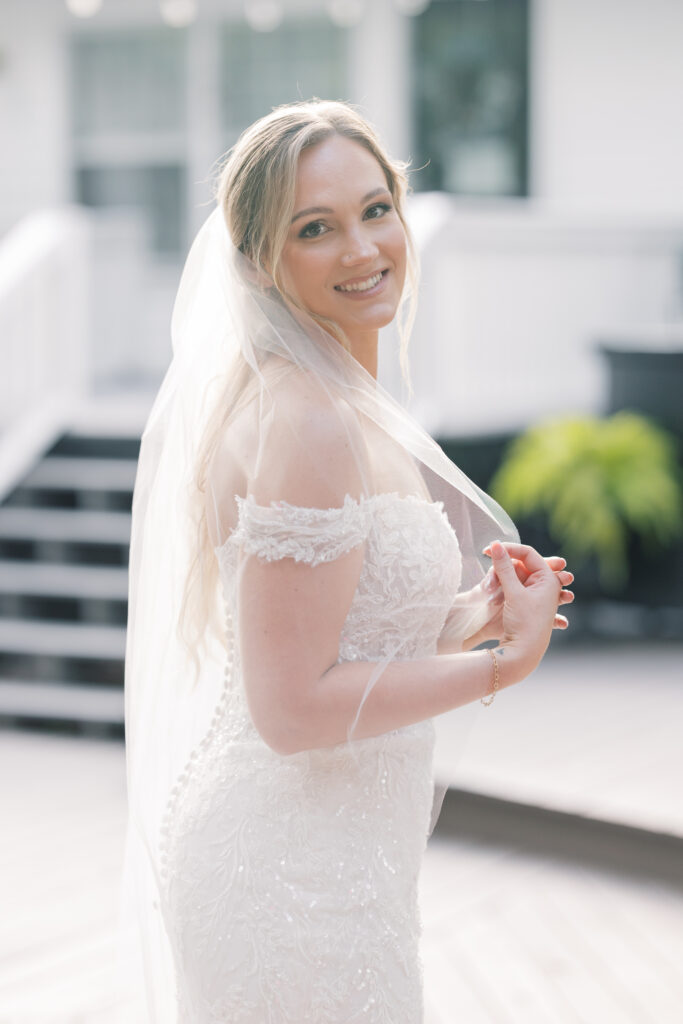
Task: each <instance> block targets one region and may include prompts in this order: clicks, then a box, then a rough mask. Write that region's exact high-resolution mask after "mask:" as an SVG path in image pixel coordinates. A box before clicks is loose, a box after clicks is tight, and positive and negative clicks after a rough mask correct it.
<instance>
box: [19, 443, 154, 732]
mask: <svg viewBox="0 0 683 1024" xmlns="http://www.w3.org/2000/svg"><path fill="white" fill-rule="evenodd" d="M139 446H140V442H139V438H137V437H109V436H101V437H98V436H93V435H90V434H88V435H86V434H76V433H71V434H66V435H64V436H63V437H62V438H60V440H59V441H58V442H57V443H56V444H55V445H54V446H53V447H52V448H51V450H50V451H49V452H47V454H46V455H45V457H44V458H43V459H42V461H41V462H40V463H38V465H37V466H36V467H35V468H34V469H33V470H32V471H31V472H30V473H29V474H28V476H26V477H25V478H24V479H23V480H22V481H21V483H20V485H19V486H18V487H16V488H15V489H14V491H13V492H12V493H11V494H9V495H8V496H7V498H6V500H5V501H4V503H3V504H2V506H0V724H2V725H5V726H6V725H15V726H24V727H25V726H30V727H32V728H38V729H45V730H58V731H68V732H85V733H96V734H98V735H102V734H105V735H112V736H122V735H123V666H124V656H125V641H126V615H127V599H128V571H127V566H128V545H129V540H130V525H131V513H130V510H131V501H132V494H133V484H134V481H135V472H136V466H137V456H138V452H139Z"/></svg>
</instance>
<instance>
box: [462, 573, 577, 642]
mask: <svg viewBox="0 0 683 1024" xmlns="http://www.w3.org/2000/svg"><path fill="white" fill-rule="evenodd" d="M545 561H546V562H547V564H548V566H549V567H550V568H551V569H552V570H553V572H554V573H555V575H556V576H557V578H558V580H559V581H560V583H561V584H562V590H561V591H560V601H559V605H563V604H570V603H571V602H572V601H573V600H574V594H573V593H572V591H571V590H566V589H565V588H566V587H568V586H569V584H571V583H572V582H573V580H574V575H573V573H571V572H569V570H568V569H567V568H566V566H567V562H566V559H564V558H562V556H561V555H551V556H550V557H549V558H546V560H545ZM512 563H513V565H514V567H515V572H516V573H517V578H518V579H519V581H520V583H522V584H526V581H527V579H528V578H529V573H528V572H527V570H526V568H525V566H524V563H523V562H520V561H519V560H518V559H516V558H513V559H512ZM480 586H481V587H482V588H483V590H485V591H487V593H488V594H489V604H490V606H491V608H492V609H494V611H493V614H492V616H491V618H490V619H489V621H488V622H487V623H486V625H485V626H483V627H482V628H481V629H480V630H479V632H478V633H476V634H475V635H474V636H471V637H468V639H467V641H466V645H465V649H471V648H472V647H477V646H478V645H479V644H483V643H485V642H486V641H488V640H498V639H499V637H500V636H501V635H502V632H501V631H502V627H503V590H502V587H501V585H500V582H499V580H498V577H497V576H496V573H495V572H494V570H493V569H492V568H491V569H489V571H488V572H487V574H486V576H485V577H484V579H483V580H482V582H481V584H480ZM559 605H558V607H559ZM568 625H569V622H568V620H567V618H566V617H565V616H564V615H560V614H559V613H558V614H557V615H556V616H555V621H554V623H553V629H566V628H567V626H568Z"/></svg>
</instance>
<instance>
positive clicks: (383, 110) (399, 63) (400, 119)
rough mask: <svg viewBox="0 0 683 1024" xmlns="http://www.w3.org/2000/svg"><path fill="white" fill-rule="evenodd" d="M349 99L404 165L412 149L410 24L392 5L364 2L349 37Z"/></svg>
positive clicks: (389, 0) (387, 1) (372, 0)
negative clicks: (361, 11) (403, 161)
mask: <svg viewBox="0 0 683 1024" xmlns="http://www.w3.org/2000/svg"><path fill="white" fill-rule="evenodd" d="M349 51H350V52H349V85H350V95H349V99H350V100H351V102H352V103H358V104H359V105H360V106H361V107H362V109H363V113H365V114H366V115H367V116H368V117H369V119H370V120H371V121H372V122H373V123H374V125H375V126H376V128H377V130H378V131H379V134H380V136H381V139H382V141H383V143H384V144H385V145H386V147H387V149H388V150H389V152H390V153H391V155H392V156H395V157H398V158H400V159H407V158H408V157H409V156H410V145H411V88H410V85H411V82H410V76H411V62H410V18H407V17H406V16H405V15H403V14H401V13H399V11H398V10H397V9H396V5H395V3H394V2H393V0H366V4H365V14H364V16H363V18H362V20H361V22H360V24H359V25H357V26H355V27H354V28H353V29H352V30H351V32H350V44H349Z"/></svg>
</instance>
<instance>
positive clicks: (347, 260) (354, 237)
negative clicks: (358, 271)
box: [341, 230, 379, 267]
mask: <svg viewBox="0 0 683 1024" xmlns="http://www.w3.org/2000/svg"><path fill="white" fill-rule="evenodd" d="M378 253H379V249H378V248H377V246H376V244H375V243H374V242H373V241H372V239H370V238H368V236H367V235H366V234H365V233H364V232H363V231H362V230H361V231H357V232H354V233H353V234H349V235H348V238H347V242H346V252H345V253H344V255H343V256H342V258H341V262H342V264H343V266H345V267H355V266H358V265H362V264H364V263H369V262H370V261H371V260H374V259H376V258H377V255H378Z"/></svg>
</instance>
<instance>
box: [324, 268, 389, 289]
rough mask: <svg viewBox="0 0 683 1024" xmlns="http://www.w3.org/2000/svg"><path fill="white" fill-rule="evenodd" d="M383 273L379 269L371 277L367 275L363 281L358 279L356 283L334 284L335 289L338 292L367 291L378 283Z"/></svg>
mask: <svg viewBox="0 0 683 1024" xmlns="http://www.w3.org/2000/svg"><path fill="white" fill-rule="evenodd" d="M383 275H384V271H383V270H380V272H379V273H378V274H373V275H372V277H368V278H366V279H365V281H359V282H358V283H357V284H336V285H335V289H336V291H338V292H367V291H369V290H370V288H374V287H375V285H377V284H379V282H380V281H381V280H382V277H383Z"/></svg>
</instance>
